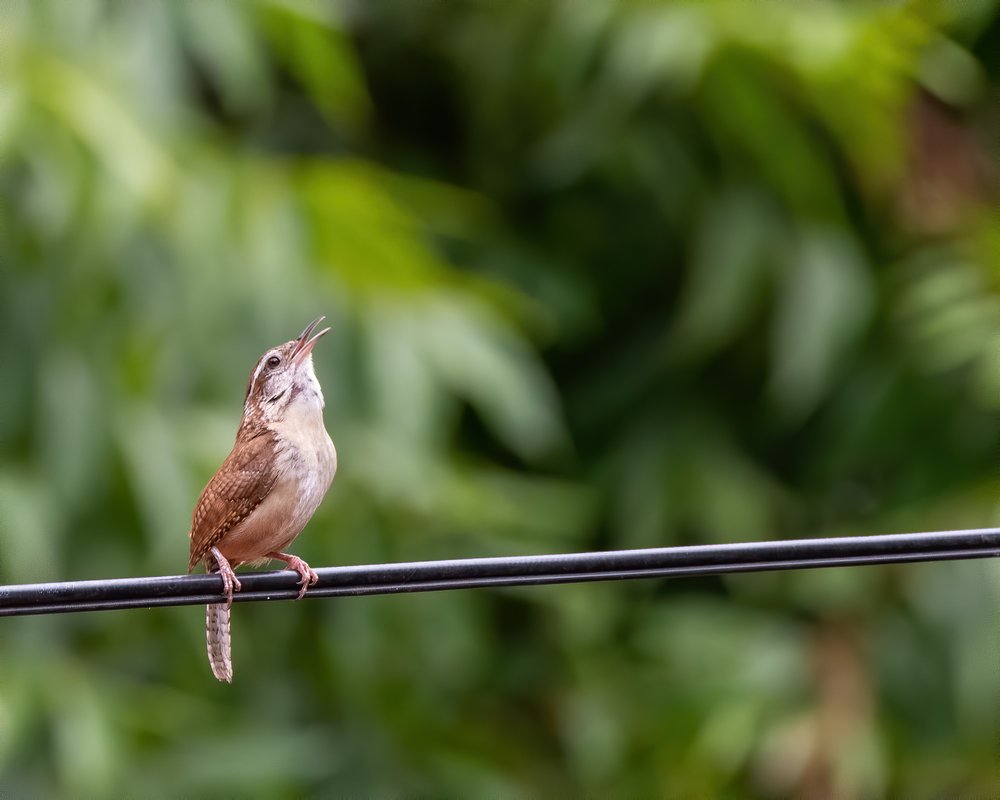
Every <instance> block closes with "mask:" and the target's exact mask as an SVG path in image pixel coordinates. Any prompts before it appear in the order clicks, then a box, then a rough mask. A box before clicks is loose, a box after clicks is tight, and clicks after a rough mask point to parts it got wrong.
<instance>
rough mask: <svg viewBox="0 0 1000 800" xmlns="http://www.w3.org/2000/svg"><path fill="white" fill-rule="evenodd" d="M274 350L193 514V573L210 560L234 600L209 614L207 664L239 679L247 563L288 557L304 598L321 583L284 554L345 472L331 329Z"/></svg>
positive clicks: (259, 369)
mask: <svg viewBox="0 0 1000 800" xmlns="http://www.w3.org/2000/svg"><path fill="white" fill-rule="evenodd" d="M323 319H324V318H323V317H320V318H319V319H316V320H314V321H313V322H311V323H309V325H307V326H306V329H305V330H304V331H302V335H301V336H299V337H298V338H297V339H293V340H292V341H290V342H286V343H285V344H282V345H278V346H277V347H272V348H271V349H270V350H268V351H267V352H266V353H264V355H262V356H261V357H260V360H259V361H258V362H257V364H256V365H255V366H254V368H253V372H251V373H250V380H249V382H248V383H247V392H246V399H245V401H244V404H243V418H242V420H241V421H240V427H239V430H238V431H237V432H236V444H234V445H233V449H232V452H231V453H230V454H229V456H228V457H227V458H226V460H225V461H224V462H223V463H222V466H221V467H219V471H218V472H216V473H215V475H214V476H212V479H211V480H210V481H209V482H208V485H207V486H206V487H205V490H204V491H203V492H202V494H201V497H200V498H199V500H198V504H197V505H196V506H195V509H194V514H193V515H192V518H191V531H190V533H189V534H188V535H189V537H190V539H191V558H190V560H189V561H188V571H190V570H192V569H194V568H195V566H197V565H198V564H199V563H200V562H205V566H206V568H207V569H208V570H209V571H210V572H218V573H219V574H220V575H221V576H222V583H223V587H224V589H225V593H226V602H225V604H222V603H216V604H212V605H209V606H208V607H207V608H206V613H205V634H206V638H207V642H208V660H209V663H210V664H211V666H212V672H213V673H214V674H215V677H216V678H218V679H219V680H220V681H227V682H232V679H233V662H232V647H231V642H230V607H231V605H232V602H233V592H234V591H239V590H240V582H239V579H238V578H237V577H236V573H235V572H234V569H235V568H236V567H238V566H240V565H241V564H263V563H265V562H266V561H268V560H270V559H278V560H280V561H284V562H285V563H286V564H287V565H288V568H289V569H292V570H295V571H296V572H297V573H298V574H299V575H300V577H301V580H300V581H299V585H300V587H301V590H300V591H299V599H301V598H302V596H303V595H304V594H305V593H306V589H308V588H309V586H311V585H313V584H315V583H316V581H317V576H316V573H315V571H313V570H312V569H311V568H310V567H309V565H308V564H307V563H306V562H305V561H303V560H302V559H301V558H299V557H298V556H294V555H291V554H289V553H285V552H283V551H284V550H285V549H286V548H287V547H288V546H289V545H290V544H291V543H292V541H293V540H294V539H295V537H296V536H298V535H299V533H300V532H301V531H302V529H303V528H304V527H305V525H306V523H307V522H308V521H309V519H310V518H311V517H312V515H313V513H314V512H315V511H316V508H317V507H318V506H319V504H320V501H321V500H322V499H323V496H324V495H325V494H326V490H327V489H328V488H329V487H330V482H331V481H332V480H333V476H334V473H336V471H337V451H336V449H335V448H334V446H333V442H332V441H331V439H330V435H329V434H328V433H327V432H326V428H325V427H324V425H323V404H324V403H323V391H322V389H321V388H320V385H319V381H318V380H317V379H316V373H315V371H314V370H313V362H312V350H313V347H314V346H315V344H316V342H317V340H318V339H319V338H320V337H321V336H323V334H325V333H326V332H327V331H329V330H330V329H329V328H324V329H323V330H321V331H320V332H319V333H317V334H315V335H313V336H312V337H311V338H310V334H312V332H313V331H314V330H315V328H316V326H317V325H319V323H320V322H322V321H323Z"/></svg>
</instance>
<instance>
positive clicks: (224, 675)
mask: <svg viewBox="0 0 1000 800" xmlns="http://www.w3.org/2000/svg"><path fill="white" fill-rule="evenodd" d="M229 619H230V617H229V607H228V606H227V605H226V604H225V603H213V604H212V605H209V606H205V639H206V643H207V645H208V663H209V664H210V665H211V667H212V674H214V675H215V677H216V678H218V679H219V680H220V681H225V682H226V683H232V682H233V649H232V639H231V637H230V634H229Z"/></svg>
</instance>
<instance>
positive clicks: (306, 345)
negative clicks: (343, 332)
mask: <svg viewBox="0 0 1000 800" xmlns="http://www.w3.org/2000/svg"><path fill="white" fill-rule="evenodd" d="M324 319H326V317H317V318H316V319H314V320H313V321H312V322H310V323H309V324H308V325H306V329H305V330H304V331H302V333H301V335H300V336H299V338H298V339H296V340H295V349H294V350H292V358H293V359H295V360H296V361H300V360H301V359H303V358H305V357H306V356H308V355H309V354H310V353H311V352H312V349H313V347H315V345H316V341H317V340H318V339H319V337H320V336H322V335H323V334H325V333H328V332H329V330H330V329H329V328H323V330H321V331H320V332H319V333H317V334H316V335H315V336H313V337H312V338H310V337H309V334H311V333H312V332H313V331H314V330H315V329H316V326H317V325H319V324H320V323H321V322H322V321H323V320H324Z"/></svg>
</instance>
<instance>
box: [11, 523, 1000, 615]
mask: <svg viewBox="0 0 1000 800" xmlns="http://www.w3.org/2000/svg"><path fill="white" fill-rule="evenodd" d="M998 555H1000V528H981V529H976V530H962V531H938V532H935V533H898V534H889V535H883V536H854V537H845V538H831V539H791V540H784V541H772V542H737V543H733V544H707V545H697V546H691V547H657V548H651V549H646V550H611V551H607V552H592V553H563V554H557V555H537V556H507V557H501V558H466V559H456V560H453V561H417V562H411V563H398V564H371V565H365V566H348V567H324V568H321V569H318V570H316V572H317V574H318V575H319V582H318V583H317V584H316V585H315V586H313V587H312V588H310V589H309V592H308V594H307V595H306V597H339V596H343V595H372V594H398V593H402V592H432V591H441V590H445V589H474V588H484V587H495V586H537V585H544V584H553V583H578V582H584V581H613V580H627V579H636V578H673V577H684V576H694V575H721V574H725V573H733V572H765V571H769V570H789V569H815V568H819V567H847V566H864V565H870V564H893V563H904V562H915V561H944V560H953V559H966V558H990V557H994V556H998ZM297 580H298V575H296V574H295V573H293V572H290V571H288V570H283V571H279V572H258V573H246V574H242V575H241V576H240V581H241V583H242V585H243V589H242V591H240V592H239V593H237V594H236V596H235V598H234V599H235V601H236V602H249V601H252V600H288V599H291V598H293V597H296V596H297V594H298V587H297V586H296V581H297ZM222 598H223V595H222V579H221V578H220V577H219V576H218V575H176V576H167V577H156V578H121V579H114V580H97V581H69V582H65V583H36V584H23V585H19V586H0V617H9V616H19V615H25V614H55V613H60V612H69V611H99V610H110V609H119V608H150V607H153V606H180V605H195V604H203V603H213V602H219V601H220V600H221V599H222Z"/></svg>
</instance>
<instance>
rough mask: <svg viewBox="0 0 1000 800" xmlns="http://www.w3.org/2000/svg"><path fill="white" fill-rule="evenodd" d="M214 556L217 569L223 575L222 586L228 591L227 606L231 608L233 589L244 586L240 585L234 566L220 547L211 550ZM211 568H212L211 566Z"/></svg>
mask: <svg viewBox="0 0 1000 800" xmlns="http://www.w3.org/2000/svg"><path fill="white" fill-rule="evenodd" d="M209 552H210V553H211V554H212V558H214V559H215V569H213V570H212V571H213V572H214V571H216V570H218V573H219V575H221V576H222V588H223V590H225V592H226V608H229V607H231V606H232V604H233V591H234V590H235V591H237V592H238V591H239V590H240V589H242V588H243V587H242V586H241V585H240V579H239V578H237V577H236V573H235V572H234V571H233V568H232V566H230V564H229V561H227V560H226V557H225V556H224V555H222V553H220V552H219V548H218V547H213V548H212V549H211V550H210V551H209ZM209 569H212V568H211V566H210V567H209Z"/></svg>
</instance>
